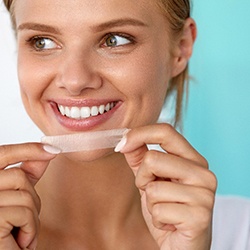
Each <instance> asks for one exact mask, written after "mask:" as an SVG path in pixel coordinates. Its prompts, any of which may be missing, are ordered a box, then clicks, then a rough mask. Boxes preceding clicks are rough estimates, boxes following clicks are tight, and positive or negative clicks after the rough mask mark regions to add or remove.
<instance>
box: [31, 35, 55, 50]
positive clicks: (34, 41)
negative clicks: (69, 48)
mask: <svg viewBox="0 0 250 250" xmlns="http://www.w3.org/2000/svg"><path fill="white" fill-rule="evenodd" d="M28 42H29V43H30V44H31V46H32V47H34V49H36V50H50V49H56V48H58V45H57V44H56V43H55V42H54V41H53V40H52V39H50V38H46V37H33V38H31V39H30V40H29V41H28Z"/></svg>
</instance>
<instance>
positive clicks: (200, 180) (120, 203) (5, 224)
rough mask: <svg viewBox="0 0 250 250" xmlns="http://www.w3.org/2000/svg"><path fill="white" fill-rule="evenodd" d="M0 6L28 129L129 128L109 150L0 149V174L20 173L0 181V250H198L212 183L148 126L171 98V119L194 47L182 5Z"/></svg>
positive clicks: (195, 161)
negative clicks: (7, 21)
mask: <svg viewBox="0 0 250 250" xmlns="http://www.w3.org/2000/svg"><path fill="white" fill-rule="evenodd" d="M4 3H5V5H6V7H7V8H8V10H9V11H10V13H11V16H12V21H13V27H14V30H15V32H16V37H17V44H18V77H19V82H20V90H21V95H22V100H23V103H24V106H25V108H26V110H27V113H28V114H29V116H30V117H31V119H32V120H33V121H34V123H35V124H36V125H37V126H38V127H39V128H40V129H41V130H42V131H43V132H44V133H45V134H46V135H60V134H72V133H76V132H81V131H98V130H106V129H113V128H125V127H127V128H129V129H131V130H130V131H129V132H128V133H127V134H126V135H125V136H124V138H123V139H122V140H121V141H120V143H119V144H118V145H117V147H116V148H115V152H114V150H113V149H102V150H94V151H90V152H84V151H82V152H76V153H66V154H60V149H57V148H54V147H51V146H49V145H42V144H39V143H26V144H19V145H9V146H1V148H0V155H1V157H0V159H1V160H0V162H1V163H0V164H1V165H0V166H1V169H2V170H4V169H5V168H6V167H7V166H9V165H10V164H14V163H18V162H22V164H21V166H20V168H11V169H7V170H4V171H1V172H0V183H1V184H0V190H1V192H0V218H1V221H0V225H1V226H0V228H1V229H0V235H1V240H0V249H11V250H13V249H25V248H28V249H35V248H36V249H56V248H57V249H126V250H128V249H131V250H132V249H145V250H147V249H149V250H152V249H161V250H165V249H197V250H198V249H209V248H210V242H211V221H212V210H213V203H214V193H215V189H216V178H215V177H214V175H213V174H212V173H211V172H210V171H209V170H208V169H207V168H208V166H207V165H208V164H207V161H206V160H205V159H204V158H203V157H202V156H201V155H200V154H199V153H198V152H196V151H195V149H194V148H193V147H192V146H191V145H190V144H189V143H188V142H187V141H186V140H185V139H184V138H183V137H182V136H181V135H180V134H179V133H178V132H176V131H175V129H174V128H173V127H171V126H170V125H168V124H156V123H157V120H158V117H159V114H160V111H161V109H162V106H163V104H164V101H165V98H166V93H167V95H169V94H170V93H171V92H172V91H177V109H176V110H177V121H178V119H179V114H180V106H181V97H182V91H183V84H184V80H185V77H186V71H187V64H188V60H189V58H190V56H191V54H192V47H193V43H194V41H195V37H196V26H195V22H194V21H193V19H192V18H190V17H189V13H190V4H189V1H186V0H179V1H172V0H166V1H163V0H162V1H160V0H158V1H148V0H139V1H137V2H136V4H135V2H134V1H133V0H126V1H119V0H113V1H106V0H98V1H96V0H94V1H87V0H74V1H73V0H67V1H49V0H45V1H44V0H43V1H42V0H36V1H31V0H23V1H12V0H4ZM151 143H152V144H160V145H161V147H162V149H163V150H164V152H160V151H154V150H151V151H149V150H148V149H147V146H146V144H151ZM165 151H167V152H168V153H165ZM131 170H132V171H131ZM38 181H39V182H38ZM134 183H135V184H134Z"/></svg>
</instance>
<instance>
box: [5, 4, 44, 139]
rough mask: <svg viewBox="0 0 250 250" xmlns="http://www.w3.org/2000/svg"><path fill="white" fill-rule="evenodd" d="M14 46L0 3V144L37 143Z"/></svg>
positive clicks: (8, 22) (38, 132)
mask: <svg viewBox="0 0 250 250" xmlns="http://www.w3.org/2000/svg"><path fill="white" fill-rule="evenodd" d="M16 54H17V53H16V44H15V38H14V35H13V32H12V29H11V23H10V19H9V14H8V13H7V11H6V10H5V8H4V6H3V3H2V2H1V3H0V87H1V89H0V144H10V143H15V142H25V141H39V140H40V137H41V135H42V134H41V132H40V131H39V130H38V129H37V128H36V126H35V125H34V124H33V123H32V121H31V120H30V119H29V117H28V116H27V114H26V112H25V110H24V108H23V105H22V101H21V98H20V94H19V85H18V81H17V69H16V60H17V59H16Z"/></svg>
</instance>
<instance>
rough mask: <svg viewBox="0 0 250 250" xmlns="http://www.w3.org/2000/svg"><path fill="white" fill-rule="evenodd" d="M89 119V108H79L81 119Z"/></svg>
mask: <svg viewBox="0 0 250 250" xmlns="http://www.w3.org/2000/svg"><path fill="white" fill-rule="evenodd" d="M88 117H90V108H89V107H82V108H81V118H88Z"/></svg>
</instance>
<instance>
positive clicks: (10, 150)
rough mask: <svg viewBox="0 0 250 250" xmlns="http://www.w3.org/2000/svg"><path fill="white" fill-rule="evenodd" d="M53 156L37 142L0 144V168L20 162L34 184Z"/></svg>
mask: <svg viewBox="0 0 250 250" xmlns="http://www.w3.org/2000/svg"><path fill="white" fill-rule="evenodd" d="M54 157H55V155H54V154H50V153H48V152H46V151H45V150H44V149H43V146H42V144H39V143H25V144H15V145H5V146H0V169H5V168H6V167H7V166H9V165H13V164H16V163H20V162H22V164H21V168H22V169H23V170H24V171H25V172H26V174H27V176H28V177H29V180H30V181H31V183H32V184H33V185H35V184H36V183H37V181H38V180H39V179H40V178H41V176H42V175H43V173H44V171H45V170H46V168H47V166H48V163H49V161H50V160H51V159H53V158H54Z"/></svg>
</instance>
